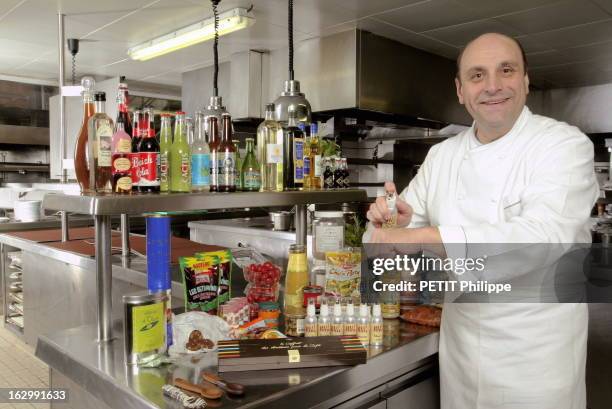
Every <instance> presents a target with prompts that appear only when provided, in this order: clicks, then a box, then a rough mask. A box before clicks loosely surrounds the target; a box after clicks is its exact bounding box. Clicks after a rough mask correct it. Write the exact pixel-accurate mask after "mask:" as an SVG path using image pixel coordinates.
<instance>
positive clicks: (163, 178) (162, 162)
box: [159, 151, 169, 184]
mask: <svg viewBox="0 0 612 409" xmlns="http://www.w3.org/2000/svg"><path fill="white" fill-rule="evenodd" d="M168 165H169V163H168V152H167V151H166V152H161V153H160V154H159V180H160V182H161V183H164V184H166V183H168Z"/></svg>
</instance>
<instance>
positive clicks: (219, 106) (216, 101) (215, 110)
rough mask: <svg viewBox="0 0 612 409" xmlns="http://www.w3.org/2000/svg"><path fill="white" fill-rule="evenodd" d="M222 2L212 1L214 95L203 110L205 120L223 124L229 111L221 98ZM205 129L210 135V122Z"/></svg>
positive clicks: (219, 0) (205, 124) (218, 0)
mask: <svg viewBox="0 0 612 409" xmlns="http://www.w3.org/2000/svg"><path fill="white" fill-rule="evenodd" d="M220 2H221V0H211V3H212V9H213V16H214V21H215V38H214V43H213V57H214V74H213V95H212V96H211V97H210V101H209V102H208V105H207V106H206V108H204V109H203V110H202V115H203V117H204V118H206V117H209V116H214V117H216V118H217V122H218V123H219V124H221V115H223V114H224V113H226V112H227V109H225V107H224V106H223V100H222V98H221V96H219V86H218V78H219V12H218V10H217V7H218V6H219V3H220ZM204 127H205V130H206V134H207V135H208V131H209V129H208V121H204Z"/></svg>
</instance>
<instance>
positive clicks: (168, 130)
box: [159, 114, 172, 192]
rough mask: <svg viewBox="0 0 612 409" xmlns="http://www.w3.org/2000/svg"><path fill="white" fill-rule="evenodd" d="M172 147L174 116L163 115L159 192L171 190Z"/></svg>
mask: <svg viewBox="0 0 612 409" xmlns="http://www.w3.org/2000/svg"><path fill="white" fill-rule="evenodd" d="M171 146H172V115H171V114H161V129H160V131H159V191H160V192H168V191H169V190H170V148H171Z"/></svg>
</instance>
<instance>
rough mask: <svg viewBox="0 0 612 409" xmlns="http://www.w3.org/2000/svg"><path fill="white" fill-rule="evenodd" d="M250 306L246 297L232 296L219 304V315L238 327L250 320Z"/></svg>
mask: <svg viewBox="0 0 612 409" xmlns="http://www.w3.org/2000/svg"><path fill="white" fill-rule="evenodd" d="M250 308H251V307H250V305H249V302H248V301H247V299H246V297H237V298H232V299H231V300H229V302H227V303H225V304H223V305H221V306H219V316H220V317H221V318H223V319H224V320H225V321H226V322H227V323H228V324H229V325H231V326H232V327H238V326H240V325H243V324H245V323H247V322H249V321H250Z"/></svg>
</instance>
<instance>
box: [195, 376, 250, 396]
mask: <svg viewBox="0 0 612 409" xmlns="http://www.w3.org/2000/svg"><path fill="white" fill-rule="evenodd" d="M202 379H204V380H205V381H207V382H210V383H212V384H215V385H217V386H218V387H219V388H221V389H223V390H224V391H226V392H227V393H229V394H230V395H236V396H242V395H244V386H243V385H240V384H239V383H231V382H227V381H225V380H224V379H221V378H219V376H217V375H215V374H213V373H211V372H203V373H202Z"/></svg>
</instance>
